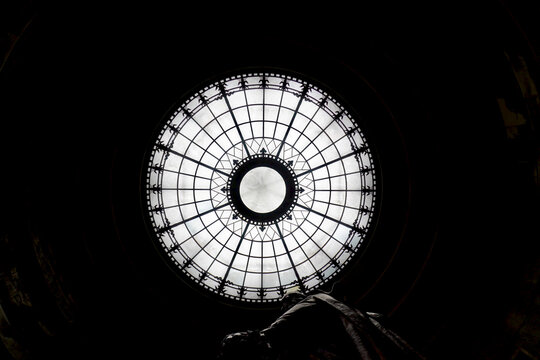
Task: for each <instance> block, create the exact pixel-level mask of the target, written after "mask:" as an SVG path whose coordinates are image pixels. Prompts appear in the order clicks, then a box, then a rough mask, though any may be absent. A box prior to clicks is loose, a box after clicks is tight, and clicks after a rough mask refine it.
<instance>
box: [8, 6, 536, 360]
mask: <svg viewBox="0 0 540 360" xmlns="http://www.w3.org/2000/svg"><path fill="white" fill-rule="evenodd" d="M5 6H6V9H5V11H0V12H1V13H2V16H1V21H2V24H1V25H2V31H3V32H2V36H3V38H2V43H1V45H2V50H3V55H4V61H3V63H2V64H3V65H2V69H1V71H0V87H1V91H2V93H1V94H2V95H1V99H2V106H1V109H0V119H1V121H0V123H1V126H2V129H1V132H0V134H1V142H2V146H3V148H2V154H3V159H2V184H3V190H4V193H3V199H4V200H3V201H2V204H3V205H4V206H3V214H2V215H3V216H2V222H1V223H0V224H1V227H0V235H1V237H2V238H1V239H0V240H1V241H0V275H1V279H0V280H1V281H0V304H1V305H2V312H0V335H1V336H0V338H1V340H2V341H1V342H0V358H3V357H2V355H3V356H5V357H6V358H8V359H9V357H10V356H11V357H12V358H15V359H27V358H32V359H42V358H52V357H56V358H57V359H63V358H66V359H68V358H69V359H86V358H88V359H93V358H115V357H116V358H129V357H132V356H140V355H141V354H142V355H146V356H152V357H153V358H196V359H213V358H215V351H216V347H217V345H218V343H219V341H220V339H221V338H222V337H223V336H224V335H225V334H227V333H229V332H233V331H238V330H243V329H247V328H261V327H264V326H266V325H268V324H269V322H270V321H271V320H272V319H273V318H274V317H275V316H276V315H277V312H276V310H275V309H246V308H241V307H234V306H230V305H227V304H223V303H220V302H216V301H215V300H214V299H212V298H208V297H206V296H205V295H204V294H201V293H199V292H197V291H194V290H193V289H191V287H189V286H188V285H186V284H184V283H183V282H182V281H181V280H179V279H177V278H176V276H175V275H174V274H173V272H171V271H169V269H168V268H167V267H166V265H165V264H164V263H162V262H161V260H160V258H159V256H158V255H157V253H156V252H155V251H154V248H153V246H152V244H151V242H150V238H149V237H148V235H147V233H146V229H145V228H144V223H143V221H142V213H141V207H140V202H139V201H140V198H139V196H140V195H139V193H140V188H139V186H140V184H139V179H140V178H139V177H140V171H141V166H142V159H143V155H144V151H145V147H146V146H147V143H148V142H149V141H151V139H150V136H149V134H151V133H152V131H153V129H154V127H155V126H156V124H157V123H158V122H159V120H160V119H161V117H162V116H163V115H164V113H165V112H166V111H167V110H168V109H169V107H170V106H171V105H172V104H173V103H175V102H176V101H177V100H178V98H179V97H181V96H182V95H184V94H185V93H186V92H187V91H189V90H190V89H192V88H193V87H195V86H197V85H198V84H199V83H201V82H203V81H206V80H207V79H209V78H212V77H214V76H217V75H219V74H223V73H227V72H229V71H233V70H236V69H239V68H244V67H258V68H260V67H265V68H267V67H272V68H275V67H277V68H285V69H290V70H293V71H297V72H300V73H302V74H306V75H307V76H310V77H312V78H315V79H317V80H318V81H321V82H323V83H324V84H327V85H328V86H329V87H331V88H333V89H334V90H336V91H337V92H338V93H339V94H340V95H341V96H342V97H343V99H344V101H346V102H347V103H348V104H349V105H350V106H351V107H352V108H354V109H355V110H356V111H357V112H358V113H359V114H360V115H361V116H362V119H363V121H365V123H366V127H367V131H368V132H369V134H370V136H371V137H372V139H373V141H374V143H375V145H376V147H377V149H378V152H379V157H380V162H381V167H382V176H383V197H382V208H381V214H380V216H379V221H378V224H377V228H376V231H375V234H374V236H373V239H372V242H371V244H370V247H369V248H368V249H367V250H366V252H365V253H364V256H363V257H362V258H361V259H360V260H359V261H358V263H357V264H355V266H354V267H353V268H351V269H350V271H349V272H348V273H347V274H346V275H347V276H346V277H344V278H343V279H342V283H341V286H340V294H341V295H343V296H346V299H347V301H349V302H350V303H352V304H354V305H356V306H358V307H361V308H363V309H365V310H367V311H378V312H382V313H384V314H386V315H388V316H389V321H390V324H392V326H394V327H395V328H396V329H397V330H398V332H400V333H401V334H402V335H403V337H404V338H406V339H408V340H409V341H410V342H411V343H412V344H413V345H415V346H416V347H417V348H418V349H419V350H421V351H422V352H423V353H425V354H426V355H427V357H428V358H430V359H446V358H448V359H450V358H452V359H454V358H460V359H465V358H471V359H512V358H514V357H515V356H518V355H517V354H519V356H529V355H530V356H531V357H530V358H535V357H532V356H538V355H537V354H534V352H535V351H538V347H537V345H531V344H535V343H538V342H536V341H535V339H536V340H538V332H537V330H536V327H535V325H534V324H538V319H540V317H539V315H538V314H539V311H538V305H537V303H536V305H534V301H535V300H534V299H538V289H537V287H536V285H534V284H537V281H538V279H539V278H540V275H539V271H538V253H539V251H538V250H539V249H538V239H539V237H538V235H539V234H538V226H537V219H538V168H537V162H538V134H537V132H535V126H536V127H537V126H538V125H539V122H538V119H539V117H540V108H539V107H538V106H539V104H540V102H539V100H538V94H537V93H536V90H535V88H534V84H535V81H537V79H538V72H537V71H538V65H539V62H538V60H539V58H538V54H539V52H538V50H539V49H540V41H539V40H538V39H540V36H539V35H540V34H538V33H537V30H538V26H537V25H535V24H534V21H533V20H534V19H531V17H532V16H531V15H530V14H531V13H534V11H537V10H538V9H534V8H531V7H530V5H528V6H525V5H520V4H519V3H517V2H515V3H513V5H512V6H510V5H508V4H506V3H505V2H492V3H490V4H489V5H484V6H482V7H481V6H471V5H470V4H458V3H451V4H450V3H448V4H445V5H441V4H438V5H433V4H432V5H428V4H416V5H411V4H401V5H399V6H396V5H393V4H390V3H381V4H379V5H377V6H375V5H372V6H367V5H361V6H359V7H356V8H352V7H349V6H347V7H344V6H339V5H335V6H334V5H332V6H330V5H329V4H325V5H322V4H319V5H315V4H306V6H308V7H310V8H309V11H305V10H304V9H303V8H302V7H300V6H291V4H280V5H278V4H274V5H272V6H268V7H265V6H262V5H260V6H255V7H252V5H249V6H244V7H241V8H240V7H238V8H235V7H233V6H231V5H224V4H222V5H219V6H218V7H216V8H213V9H212V11H210V9H211V5H210V4H206V3H205V4H199V5H195V6H193V7H189V8H187V7H185V6H175V7H172V6H170V5H165V4H164V3H163V4H160V3H157V2H155V3H154V2H152V3H143V4H140V5H134V4H120V3H116V4H114V5H113V4H109V3H103V4H101V3H96V2H92V3H88V4H84V3H77V4H63V3H55V4H54V5H47V6H45V5H43V4H41V3H35V2H30V1H21V2H12V3H9V2H8V4H7V5H5ZM524 64H526V65H527V67H525V66H524ZM535 94H536V95H535ZM520 116H521V117H520ZM535 176H536V177H535ZM536 301H537V300H536ZM524 319H528V320H527V321H528V322H527V321H526V320H524ZM531 319H532V320H531ZM527 329H529V330H527ZM535 331H536V332H535ZM534 334H536V335H534ZM534 336H536V337H534ZM2 344H3V346H2ZM523 354H525V355H523ZM526 354H529V355H526ZM537 358H538V357H536V358H535V359H537Z"/></svg>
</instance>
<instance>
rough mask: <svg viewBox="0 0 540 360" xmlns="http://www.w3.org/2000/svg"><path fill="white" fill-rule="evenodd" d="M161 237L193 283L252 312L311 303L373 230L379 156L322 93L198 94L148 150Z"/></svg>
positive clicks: (242, 83)
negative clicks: (296, 291) (298, 297)
mask: <svg viewBox="0 0 540 360" xmlns="http://www.w3.org/2000/svg"><path fill="white" fill-rule="evenodd" d="M145 192H146V205H147V213H148V215H149V220H150V227H151V231H152V233H153V236H154V238H155V240H156V241H158V242H159V245H160V246H161V248H162V249H163V252H164V253H165V254H166V256H167V257H168V258H169V260H170V261H171V262H172V264H174V266H176V268H177V269H178V270H179V271H180V272H181V273H182V274H183V275H184V276H185V277H187V278H189V280H188V281H191V282H192V283H194V284H198V285H199V286H201V287H204V288H206V289H207V290H209V291H211V292H214V293H215V294H219V295H221V296H223V297H226V298H230V299H234V300H238V301H247V302H274V301H278V300H279V298H280V297H281V295H282V294H283V293H284V291H286V290H287V289H289V288H291V287H293V286H300V287H302V288H303V289H304V290H305V291H307V292H309V291H311V290H314V289H316V288H318V287H320V286H321V285H322V284H324V283H326V282H328V281H330V279H332V278H334V277H335V275H337V274H338V273H339V271H340V270H341V269H343V268H344V266H346V265H347V264H348V263H349V262H350V260H351V259H352V258H353V257H354V256H355V254H357V253H358V252H359V250H360V249H361V248H362V245H363V244H364V243H365V239H366V234H367V233H368V230H369V228H370V227H371V225H372V223H373V213H374V210H375V197H376V194H377V186H376V175H375V171H374V162H373V155H372V150H371V149H370V147H369V146H368V144H367V142H366V139H365V136H364V134H363V132H362V130H361V129H360V128H359V127H358V123H357V122H356V121H355V120H354V119H353V118H352V116H351V114H350V113H349V112H348V111H347V110H346V109H345V108H344V107H343V106H342V105H341V104H339V103H338V102H337V100H336V99H335V98H334V97H332V96H331V94H329V93H328V92H326V91H325V90H322V89H319V88H318V87H316V86H314V85H312V84H310V83H308V82H306V81H305V80H302V79H298V78H295V77H291V76H289V75H282V74H276V73H246V74H239V75H236V76H230V77H227V78H225V79H223V80H221V81H218V82H216V83H214V84H211V85H209V86H206V87H204V88H201V89H200V90H199V91H197V92H195V93H193V95H192V96H191V97H190V98H189V99H187V100H186V101H185V102H184V103H182V105H180V106H179V107H178V108H177V109H176V111H174V112H173V113H172V114H171V115H170V117H169V118H168V119H166V120H165V121H164V123H163V124H162V127H161V129H160V132H159V134H158V136H157V139H156V140H155V142H154V145H153V146H152V148H151V149H150V155H149V160H148V163H147V173H146V184H145Z"/></svg>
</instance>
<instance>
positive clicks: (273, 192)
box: [240, 166, 287, 213]
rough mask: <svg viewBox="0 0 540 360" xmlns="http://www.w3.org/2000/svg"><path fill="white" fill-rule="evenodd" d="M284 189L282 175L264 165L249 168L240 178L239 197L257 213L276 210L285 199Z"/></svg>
mask: <svg viewBox="0 0 540 360" xmlns="http://www.w3.org/2000/svg"><path fill="white" fill-rule="evenodd" d="M286 191H287V189H286V187H285V180H283V177H281V175H280V174H279V173H278V172H277V171H276V170H274V169H272V168H269V167H266V166H259V167H256V168H254V169H251V170H249V171H248V172H247V173H246V175H244V177H243V178H242V180H240V199H241V200H242V202H243V203H244V205H246V206H247V207H248V209H250V210H253V211H255V212H257V213H269V212H271V211H274V210H276V209H277V208H278V207H279V206H280V205H281V203H283V200H285V194H286Z"/></svg>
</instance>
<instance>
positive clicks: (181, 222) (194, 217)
mask: <svg viewBox="0 0 540 360" xmlns="http://www.w3.org/2000/svg"><path fill="white" fill-rule="evenodd" d="M229 205H230V203H229V202H227V203H225V204H221V205H220V206H218V207H215V208H213V209H210V210H206V211H203V212H202V213H200V214H197V215H195V216H192V217H190V218H187V219H184V220H182V221H178V222H177V223H174V224H172V225H169V226H165V227H163V228H161V229H159V230H157V232H158V233H163V232H165V231H168V230H170V229H172V228H174V227H176V226H178V225H182V224H184V223H187V222H188V221H191V220H195V219H197V218H200V217H202V216H204V215H207V214H210V213H211V212H214V211H216V210H219V209H221V208H224V207H225V206H229Z"/></svg>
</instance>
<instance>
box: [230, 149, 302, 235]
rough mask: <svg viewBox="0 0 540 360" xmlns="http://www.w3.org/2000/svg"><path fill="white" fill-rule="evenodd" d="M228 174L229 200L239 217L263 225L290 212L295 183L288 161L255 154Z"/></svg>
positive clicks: (294, 195) (295, 196) (295, 187)
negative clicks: (229, 175)
mask: <svg viewBox="0 0 540 360" xmlns="http://www.w3.org/2000/svg"><path fill="white" fill-rule="evenodd" d="M231 175H232V176H231V177H230V178H229V182H228V189H227V190H228V196H229V201H230V203H231V205H232V208H233V209H234V211H235V213H236V214H237V215H238V216H239V217H241V218H242V219H244V220H246V221H248V222H250V223H252V224H257V225H267V224H272V223H276V222H278V221H280V220H282V219H283V218H285V217H286V216H288V215H289V214H290V212H291V210H292V208H293V207H294V203H295V201H296V199H297V197H298V182H297V180H296V176H295V174H294V172H293V170H292V168H291V165H290V164H288V163H285V162H284V161H283V160H282V159H279V158H276V157H274V156H269V155H264V154H257V155H253V156H250V157H247V158H245V159H243V160H242V161H240V162H239V163H238V164H237V165H236V167H235V168H234V169H233V171H232V173H231Z"/></svg>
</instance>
